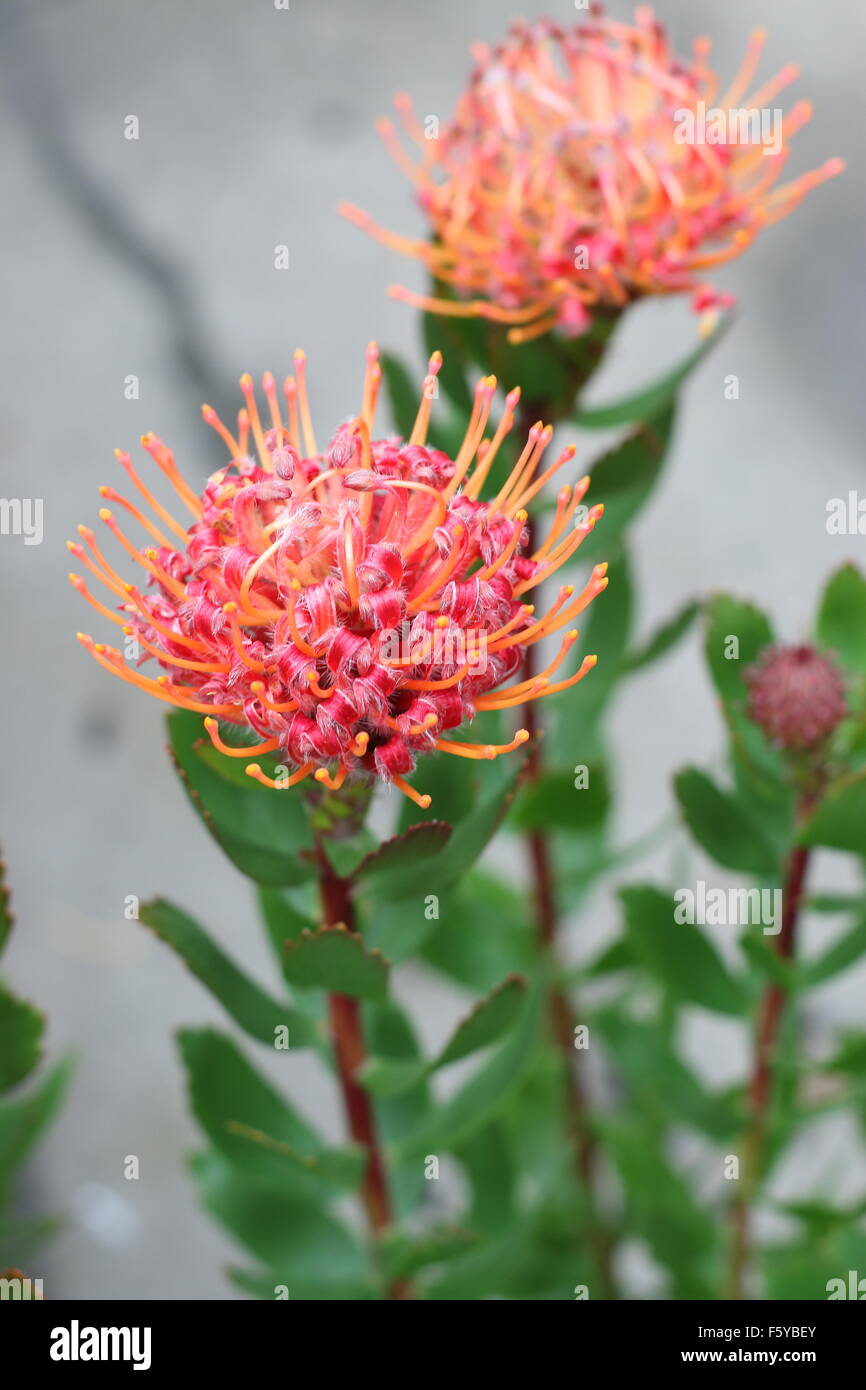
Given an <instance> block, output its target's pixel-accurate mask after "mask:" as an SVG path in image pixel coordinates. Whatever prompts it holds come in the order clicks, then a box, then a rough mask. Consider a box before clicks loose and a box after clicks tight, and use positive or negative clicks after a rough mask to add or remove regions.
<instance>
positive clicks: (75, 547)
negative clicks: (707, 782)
mask: <svg viewBox="0 0 866 1390" xmlns="http://www.w3.org/2000/svg"><path fill="white" fill-rule="evenodd" d="M66 549H67V550H68V551H69V553H70V555H74V556H75V558H76V560H80V561H81V563H82V565H84V566H85V568H86V569H88V570H89V571H90V573H91V574H92V575H93V577H94V579H98V580H99V582H100V584H104V585H105V587H106V589H108V590H109V591H110V592H111V593H112V594H116V595H117V597H118V598H125V597H126V590H125V589H124V587H123V584H122V583H121V581H120V578H119V577H118V578H117V579H116V580H115V579H109V578H108V576H107V574H105V573H104V571H103V570H101V569H100V568H99V566H98V565H95V564H94V563H93V561H92V560H91V559H90V556H89V555H88V554H87V551H86V550H85V549H84V546H83V545H79V544H78V542H77V541H67V542H66Z"/></svg>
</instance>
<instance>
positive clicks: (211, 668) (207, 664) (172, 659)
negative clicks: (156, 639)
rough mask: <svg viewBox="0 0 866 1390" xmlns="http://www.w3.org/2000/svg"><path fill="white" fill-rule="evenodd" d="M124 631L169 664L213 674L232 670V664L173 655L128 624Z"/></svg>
mask: <svg viewBox="0 0 866 1390" xmlns="http://www.w3.org/2000/svg"><path fill="white" fill-rule="evenodd" d="M123 631H124V632H125V633H126V635H127V636H128V637H134V638H135V640H136V642H140V643H141V645H142V646H143V647H144V649H145V651H147V652H150V654H151V656H155V657H156V658H157V660H158V661H165V662H167V663H168V665H169V666H177V667H179V668H181V669H182V670H184V671H208V672H210V673H211V674H213V675H222V674H224V673H226V672H228V671H230V670H231V666H228V665H226V664H225V663H222V664H220V663H217V662H215V661H186V660H184V659H183V658H182V657H179V656H172V655H171V653H170V652H166V651H162V650H161V649H160V648H159V647H156V646H154V644H153V643H152V642H149V641H148V640H147V638H146V637H145V635H144V633H143V632H140V631H139V629H138V628H135V627H130V626H129V624H127V625H126V626H125V627H124V629H123Z"/></svg>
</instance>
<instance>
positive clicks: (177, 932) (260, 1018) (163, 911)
mask: <svg viewBox="0 0 866 1390" xmlns="http://www.w3.org/2000/svg"><path fill="white" fill-rule="evenodd" d="M140 916H141V921H142V922H144V924H145V926H148V927H152V928H153V930H154V932H155V933H156V935H157V936H158V937H159V938H160V940H162V941H164V942H165V943H166V944H167V945H168V946H171V947H172V949H173V950H175V951H176V952H177V953H178V955H179V956H180V958H181V960H182V961H183V962H184V964H185V965H186V966H187V968H188V969H189V970H191V971H192V973H193V975H195V976H196V977H197V979H199V980H200V981H201V983H202V984H203V985H204V987H205V989H208V990H210V992H211V994H213V996H214V998H216V999H218V1000H219V1002H220V1003H221V1004H222V1006H223V1008H224V1009H225V1010H226V1012H227V1013H228V1014H229V1016H230V1017H231V1018H233V1019H234V1021H235V1023H237V1025H238V1027H240V1028H242V1029H243V1030H244V1032H246V1033H248V1034H249V1035H250V1037H252V1038H256V1039H258V1041H259V1042H263V1043H268V1044H269V1045H271V1046H273V1044H274V1041H275V1038H276V1036H277V1033H278V1030H279V1029H287V1030H288V1035H289V1038H290V1040H291V1046H292V1047H305V1046H308V1045H309V1044H310V1042H311V1041H312V1040H313V1038H314V1036H315V1035H314V1030H313V1026H312V1024H311V1023H310V1020H309V1019H307V1018H305V1017H304V1015H303V1014H301V1013H299V1012H298V1011H297V1010H295V1009H292V1008H291V1007H290V1006H289V1005H288V1004H285V1003H283V1002H282V1001H280V1000H278V999H273V998H271V997H270V996H269V995H268V994H266V993H265V991H264V990H263V989H261V988H260V986H259V985H257V984H255V982H254V981H253V980H251V979H250V978H249V976H247V975H246V974H244V972H243V971H242V970H241V969H240V967H239V966H237V965H236V964H235V963H234V961H233V960H231V959H230V957H229V956H227V955H226V954H225V952H224V951H223V950H222V949H221V948H220V947H219V946H217V944H216V943H215V942H214V941H212V940H211V938H210V937H209V936H208V935H207V933H206V932H205V931H204V930H203V928H202V927H200V926H199V924H198V922H195V921H193V919H192V918H191V917H189V916H187V914H186V913H185V912H182V911H181V909H180V908H178V907H175V906H174V905H173V904H172V903H169V902H166V901H165V899H164V898H156V899H154V901H153V902H149V903H144V904H143V905H142V908H141V913H140Z"/></svg>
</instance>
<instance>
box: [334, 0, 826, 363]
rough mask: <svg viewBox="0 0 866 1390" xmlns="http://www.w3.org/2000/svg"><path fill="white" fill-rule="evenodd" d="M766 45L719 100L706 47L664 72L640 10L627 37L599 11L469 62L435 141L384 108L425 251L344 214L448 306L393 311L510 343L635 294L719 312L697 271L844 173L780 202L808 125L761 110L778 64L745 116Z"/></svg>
mask: <svg viewBox="0 0 866 1390" xmlns="http://www.w3.org/2000/svg"><path fill="white" fill-rule="evenodd" d="M764 38H765V36H764V34H763V32H762V31H756V32H755V33H753V34H752V36H751V39H750V41H749V45H748V48H747V51H746V56H745V58H744V60H743V64H742V67H741V68H740V71H739V73H738V74H737V76H736V77H735V79H734V81H733V83H732V84H731V85H730V87H729V88H728V89H727V91H726V92H724V93H722V94H719V86H720V84H719V80H718V78H717V77H716V75H715V73H713V72H712V70H711V69H710V68H709V67H708V66H707V61H708V57H709V49H710V43H709V40H708V39H704V38H702V39H698V40H697V41H696V42H695V45H694V57H693V59H692V62H691V63H690V64H688V63H682V62H680V61H678V60H677V59H676V58H675V57H674V55H673V53H672V52H671V47H670V43H669V40H668V36H667V34H666V33H665V30H664V28H663V27H662V25H661V24H659V23H658V22H657V21H656V19H655V16H654V14H653V12H652V10H651V9H649V8H648V7H646V6H641V7H640V8H639V9H638V10H637V11H636V13H635V23H634V25H627V24H620V23H617V22H615V21H614V20H610V19H607V18H605V17H604V15H603V14H602V13H601V10H600V9H599V8H594V9H593V11H592V13H591V14H590V16H589V17H588V18H587V19H586V20H585V21H584V23H583V24H579V25H576V26H575V27H574V28H571V29H561V28H559V27H558V26H557V25H555V24H553V23H551V22H549V21H547V20H542V21H539V22H537V23H534V24H523V23H518V24H515V25H514V26H513V27H512V29H511V32H510V35H509V37H508V38H507V39H506V40H505V42H504V43H501V44H498V45H496V46H494V47H491V46H489V45H487V44H478V45H476V47H475V48H474V50H473V56H474V58H475V68H474V70H473V72H472V75H471V77H470V79H469V83H468V86H467V87H466V89H465V91H464V93H463V95H462V97H461V98H460V101H459V103H458V106H457V110H456V113H455V116H454V119H453V120H452V121H451V122H450V124H448V125H447V126H446V127H445V129H444V130H443V131H442V132H441V133H436V132H435V130H434V131H433V132H431V131H430V130H429V129H427V130H425V129H424V128H422V126H421V124H420V122H419V120H418V119H417V117H416V116H415V114H414V112H413V108H412V103H411V100H410V98H409V97H408V96H406V95H405V94H404V95H400V96H398V97H397V98H396V101H395V105H396V107H397V110H398V112H399V114H400V117H401V119H402V123H403V126H404V129H405V133H406V135H407V136H408V138H409V140H410V141H411V142H412V143H413V144H415V145H416V146H417V147H418V149H419V150H420V157H418V158H417V159H413V158H411V157H410V156H408V155H407V154H406V152H405V150H404V148H403V146H402V145H401V143H400V141H399V140H398V138H397V134H396V131H395V129H394V127H393V126H392V124H391V122H389V121H383V122H381V123H380V130H381V133H382V135H383V137H384V139H385V140H386V142H387V144H388V146H389V148H390V149H391V152H392V153H393V155H394V157H395V159H396V160H397V162H398V163H399V164H400V166H401V167H402V168H403V169H404V170H405V172H406V173H407V174H408V176H409V178H410V179H411V180H412V181H413V183H414V184H415V186H416V188H417V196H418V201H419V203H420V205H421V207H422V209H423V210H424V212H425V214H426V216H427V217H428V218H429V221H430V226H431V238H430V240H429V241H415V240H411V239H410V238H407V237H401V236H397V235H395V234H393V233H391V232H388V231H386V230H384V229H383V228H381V227H378V226H376V225H375V224H374V223H373V222H372V220H371V219H370V218H369V216H368V215H367V214H366V213H364V212H362V211H360V210H359V209H358V208H355V207H353V206H351V205H348V204H347V205H344V207H343V211H344V213H345V214H346V216H348V217H349V218H350V219H351V220H352V221H354V222H356V223H357V224H358V225H359V226H361V227H364V228H365V229H367V230H369V231H371V232H372V233H373V234H374V235H375V236H377V237H378V238H379V239H380V240H381V241H383V242H384V243H385V244H386V245H388V246H392V247H394V248H395V249H397V250H399V251H402V252H404V253H405V254H407V255H410V256H413V257H415V258H416V259H418V260H420V261H422V262H423V264H424V265H426V266H427V268H428V269H429V271H430V272H431V274H432V275H433V277H434V278H435V279H436V280H437V281H439V282H440V283H441V284H444V285H446V286H448V287H450V288H449V295H450V294H451V293H453V295H454V298H451V297H448V298H435V297H431V296H424V295H416V294H413V293H412V292H411V291H409V290H406V289H404V288H402V287H396V288H394V289H393V290H392V293H393V294H394V295H395V296H396V297H397V298H400V299H404V300H406V301H408V302H409V303H411V304H415V305H418V306H420V307H422V308H426V309H432V310H434V311H435V312H437V313H443V314H452V315H460V316H462V317H472V316H478V317H482V318H487V319H493V320H496V321H498V322H500V323H503V324H509V325H512V327H511V329H510V332H509V338H510V339H511V341H513V342H519V341H526V340H528V339H530V338H534V337H537V336H539V335H541V334H542V333H546V332H547V331H549V330H550V329H552V328H559V329H562V330H563V331H565V332H566V333H569V334H572V335H573V334H579V333H582V332H583V331H585V329H587V328H588V327H589V325H590V323H591V321H592V315H593V308H594V306H599V307H601V308H603V309H605V310H607V311H609V312H610V311H616V310H617V309H619V308H621V307H622V306H624V305H625V304H626V303H628V302H629V301H630V300H632V299H634V298H637V297H639V296H642V295H647V294H670V293H676V292H681V291H688V292H691V293H693V294H694V303H695V307H696V308H697V309H705V308H708V307H711V306H712V305H718V304H728V303H730V302H731V300H730V296H721V295H717V294H716V293H715V292H714V291H713V290H712V289H711V288H710V287H709V286H707V285H706V284H704V283H703V282H702V276H703V273H704V271H706V270H707V269H709V268H710V267H712V266H717V265H720V264H722V263H723V262H725V261H728V260H730V259H731V258H732V257H734V256H737V255H739V254H740V252H741V251H742V250H743V249H744V248H745V247H746V246H748V245H749V244H750V243H751V242H752V241H753V240H754V238H755V237H756V235H757V234H758V232H759V231H761V230H762V229H763V228H764V227H766V226H768V225H770V224H771V223H773V222H776V221H778V220H779V219H780V218H782V217H785V216H786V215H787V213H789V212H790V211H791V210H792V209H793V208H794V207H796V206H797V204H798V203H800V202H801V201H802V199H803V197H804V196H805V195H806V193H808V192H809V191H810V189H812V188H814V187H816V186H817V185H818V184H819V183H822V182H823V181H824V180H825V179H828V178H830V177H831V176H832V175H834V174H836V173H839V172H840V170H841V169H842V167H843V166H842V162H841V161H840V160H830V161H828V162H827V163H826V164H824V166H823V167H822V168H820V169H817V170H814V171H813V172H811V173H808V174H805V175H803V176H802V177H800V178H799V179H796V180H795V181H793V182H791V183H787V184H784V185H782V186H777V183H778V179H779V176H780V174H781V173H782V170H783V169H784V166H785V164H786V162H787V159H788V154H789V141H790V139H791V137H792V136H793V135H794V134H795V132H796V131H797V130H799V129H800V127H801V126H803V125H804V124H805V122H806V121H807V120H808V119H809V117H810V115H811V108H810V106H809V105H808V103H806V102H798V103H797V104H796V105H795V106H794V107H793V109H792V110H791V111H790V112H789V113H788V114H787V116H785V117H784V119H783V113H782V112H781V111H780V110H778V109H776V108H772V107H770V105H769V103H771V102H772V101H773V100H774V99H775V98H776V96H777V95H778V93H779V92H780V91H781V90H782V88H784V87H785V86H787V85H788V83H789V82H791V81H792V80H793V79H794V78H795V77H796V76H797V69H796V68H795V67H793V65H789V66H787V67H785V68H783V69H782V70H781V72H779V73H778V74H777V75H776V77H774V78H772V79H770V80H769V81H768V82H766V83H764V85H763V86H762V87H761V88H760V89H759V90H758V91H755V92H754V93H753V94H752V95H751V97H749V98H748V99H747V92H748V90H749V88H750V86H751V83H752V79H753V76H754V73H755V69H756V68H757V65H758V61H759V58H760V54H761V50H762V48H763V45H764ZM431 134H432V136H433V138H428V137H430V136H431Z"/></svg>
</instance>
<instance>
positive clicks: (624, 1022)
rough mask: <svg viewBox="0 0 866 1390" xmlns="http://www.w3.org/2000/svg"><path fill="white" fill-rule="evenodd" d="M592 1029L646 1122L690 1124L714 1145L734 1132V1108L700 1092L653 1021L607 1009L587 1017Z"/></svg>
mask: <svg viewBox="0 0 866 1390" xmlns="http://www.w3.org/2000/svg"><path fill="white" fill-rule="evenodd" d="M596 1027H597V1028H598V1031H599V1032H600V1034H601V1038H602V1041H603V1043H604V1045H605V1048H606V1049H607V1050H608V1052H609V1053H610V1054H611V1056H612V1058H613V1061H614V1063H615V1065H616V1069H617V1071H618V1073H619V1074H620V1075H622V1076H624V1077H625V1079H626V1081H627V1083H628V1085H629V1087H630V1089H631V1091H632V1094H633V1099H634V1102H636V1103H637V1105H638V1106H639V1107H640V1109H641V1111H642V1112H643V1113H644V1114H646V1115H647V1116H648V1117H649V1118H650V1120H651V1121H653V1122H655V1123H663V1124H668V1123H671V1122H672V1121H673V1122H676V1123H680V1124H686V1125H690V1126H692V1127H693V1128H694V1129H697V1130H699V1131H700V1132H701V1133H703V1134H707V1135H710V1136H711V1137H712V1138H713V1139H716V1140H718V1141H719V1142H721V1141H723V1140H725V1139H727V1138H729V1137H731V1136H732V1135H736V1134H737V1133H738V1132H739V1130H740V1129H741V1127H742V1123H743V1117H742V1115H741V1114H740V1113H739V1111H738V1109H737V1108H736V1107H735V1106H734V1105H732V1104H731V1103H730V1101H729V1100H728V1098H727V1097H725V1096H720V1095H716V1094H711V1093H710V1092H709V1091H707V1090H706V1088H705V1087H704V1085H703V1083H702V1082H701V1081H699V1080H698V1078H697V1077H696V1076H695V1074H694V1073H693V1072H692V1071H691V1070H690V1069H689V1068H688V1067H687V1066H686V1065H685V1063H684V1062H683V1061H681V1059H680V1058H679V1057H678V1056H677V1055H676V1052H675V1051H674V1048H673V1046H672V1045H671V1043H670V1041H669V1040H668V1038H667V1037H666V1036H665V1032H664V1029H663V1027H662V1026H661V1025H660V1024H659V1023H658V1022H657V1021H655V1020H651V1019H637V1018H631V1017H630V1016H629V1015H627V1014H625V1013H624V1012H623V1011H622V1010H621V1009H619V1008H616V1007H609V1008H606V1009H602V1010H601V1011H600V1013H598V1014H597V1015H595V1017H594V1018H593V1020H592V1022H591V1024H590V1028H591V1031H594V1030H595V1028H596ZM629 1108H631V1106H630V1107H629Z"/></svg>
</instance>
